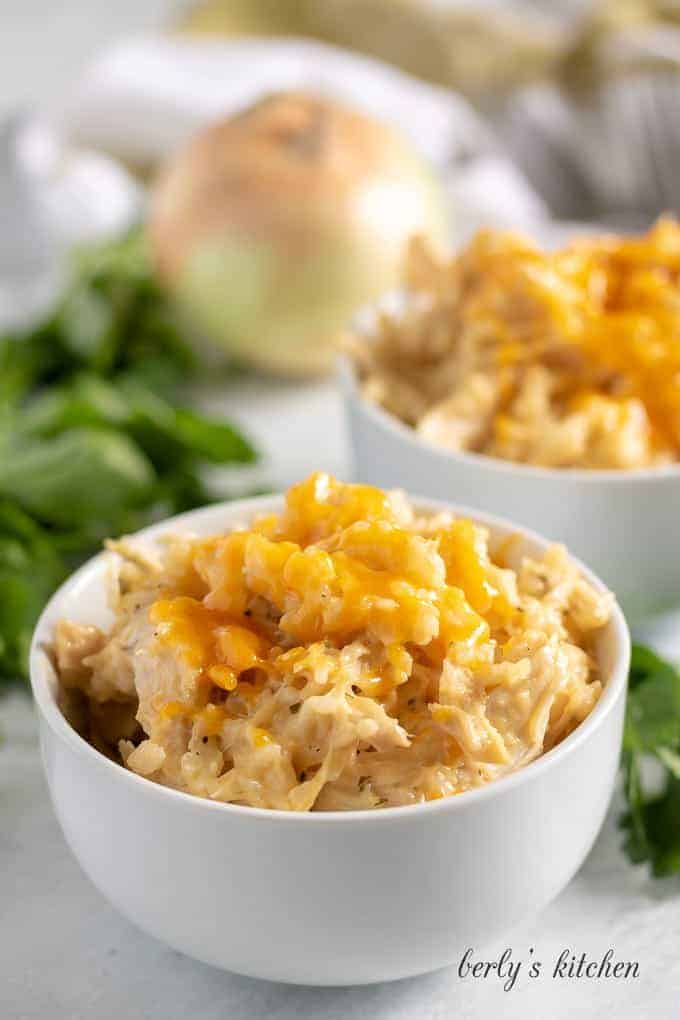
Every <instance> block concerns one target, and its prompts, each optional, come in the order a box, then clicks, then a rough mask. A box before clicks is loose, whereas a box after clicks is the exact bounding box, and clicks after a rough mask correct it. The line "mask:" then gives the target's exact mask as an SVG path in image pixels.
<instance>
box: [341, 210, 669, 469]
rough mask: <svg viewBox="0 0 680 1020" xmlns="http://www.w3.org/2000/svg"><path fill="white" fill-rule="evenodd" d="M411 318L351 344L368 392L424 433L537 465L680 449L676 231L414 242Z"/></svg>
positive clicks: (608, 464)
mask: <svg viewBox="0 0 680 1020" xmlns="http://www.w3.org/2000/svg"><path fill="white" fill-rule="evenodd" d="M405 287H406V291H407V294H408V296H409V299H408V306H407V309H406V311H405V312H404V314H402V315H399V316H388V315H384V316H382V318H381V320H380V322H379V325H378V329H377V335H376V336H375V338H374V339H373V340H372V342H369V343H366V341H365V339H364V338H363V337H354V338H350V351H351V353H352V355H353V357H354V359H355V362H356V364H357V367H358V371H359V375H360V379H361V385H362V389H363V393H364V395H365V396H366V398H367V399H369V400H371V401H373V402H375V403H377V404H380V405H381V406H383V407H384V408H385V409H386V410H388V411H390V412H391V413H392V414H394V415H396V416H397V417H398V418H400V419H402V420H403V421H404V422H406V423H407V424H409V425H411V426H413V428H414V429H415V430H416V431H417V432H418V433H419V434H420V435H421V436H422V437H423V438H424V439H426V440H427V441H428V442H431V443H433V444H435V445H437V446H440V447H443V448H445V449H449V450H452V451H459V450H470V451H474V452H478V453H483V454H488V455H490V456H493V457H501V458H505V459H507V460H512V461H521V462H523V463H526V464H535V465H542V466H545V467H563V468H568V467H583V468H617V469H631V468H640V467H650V466H654V465H659V464H664V463H668V462H672V461H677V460H678V458H679V457H680V226H679V225H678V224H677V223H676V222H675V221H674V220H671V219H663V220H660V221H659V222H658V223H657V224H656V226H655V227H654V228H653V229H652V230H650V231H649V233H648V234H646V235H645V236H643V237H640V238H623V239H622V238H616V237H600V238H594V239H589V240H578V241H575V242H574V243H572V244H571V245H569V246H568V247H567V248H564V249H562V250H560V251H557V252H543V251H540V250H539V249H538V248H536V247H535V246H534V245H532V244H531V243H530V242H529V241H527V240H526V239H524V238H522V237H520V236H517V235H514V234H509V233H502V232H496V231H493V230H485V231H482V232H480V233H479V234H478V235H477V236H476V237H475V238H474V239H473V240H472V241H471V243H470V244H469V245H468V247H467V248H466V249H465V250H464V251H462V253H461V254H459V255H458V256H456V257H454V258H451V259H440V258H438V257H437V256H435V255H434V254H433V253H432V252H430V251H429V250H428V249H427V248H426V247H425V246H424V245H423V244H422V243H421V242H414V243H413V244H412V245H411V248H410V251H409V256H408V260H407V272H406V278H405Z"/></svg>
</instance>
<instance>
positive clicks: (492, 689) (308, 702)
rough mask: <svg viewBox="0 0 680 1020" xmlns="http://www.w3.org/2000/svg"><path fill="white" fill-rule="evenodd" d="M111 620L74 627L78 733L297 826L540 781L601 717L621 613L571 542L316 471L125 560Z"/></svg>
mask: <svg viewBox="0 0 680 1020" xmlns="http://www.w3.org/2000/svg"><path fill="white" fill-rule="evenodd" d="M114 548H115V551H116V557H115V559H116V562H117V571H116V576H115V584H114V589H115V590H114V596H113V608H114V612H115V621H114V623H113V626H112V627H111V629H110V630H109V631H108V632H106V633H104V632H102V631H101V630H99V629H98V628H96V627H90V626H84V625H82V624H76V623H72V622H68V621H61V622H60V623H59V625H58V626H57V629H56V635H55V659H56V664H57V668H58V672H59V676H60V680H61V685H62V689H63V693H64V696H65V699H66V700H67V701H68V702H69V703H70V705H71V708H72V710H73V709H74V707H75V710H76V714H77V715H78V717H79V726H80V729H81V732H83V733H84V735H85V736H86V737H87V738H88V739H89V740H90V741H91V742H92V743H93V744H94V745H95V746H96V747H98V748H99V749H100V750H102V751H103V752H104V753H106V754H109V755H111V756H113V757H115V758H117V759H118V760H120V761H121V762H122V763H123V764H124V765H125V766H126V767H127V768H129V769H132V770H133V771H135V772H137V773H139V774H140V775H142V776H147V777H149V779H151V780H153V781H155V782H158V783H162V784H164V785H166V786H170V787H173V788H175V789H179V790H184V791H186V792H188V793H192V794H196V795H197V796H201V797H208V798H211V799H213V800H219V801H229V802H233V803H238V804H246V805H253V806H257V807H265V808H279V809H284V810H295V811H309V810H348V809H366V808H377V807H388V806H393V805H403V804H416V803H420V802H422V801H426V800H432V799H436V798H440V797H447V796H450V795H452V794H458V793H461V792H463V791H465V790H468V789H470V788H473V787H477V786H480V785H483V784H485V783H488V782H490V781H492V780H493V779H496V778H497V777H499V776H503V775H505V774H507V773H509V772H513V771H515V770H516V769H519V768H521V767H522V766H524V765H526V764H527V763H528V762H530V761H531V760H532V759H534V758H536V757H538V756H539V755H540V754H542V753H543V752H544V751H546V750H548V749H549V748H551V747H553V746H554V745H555V744H558V743H559V742H560V741H561V740H563V739H564V737H565V736H567V734H569V733H570V732H571V731H572V730H573V729H574V727H576V726H578V725H579V723H580V722H581V721H582V720H583V719H584V718H585V717H586V716H587V715H588V713H589V712H590V711H591V710H592V708H593V706H594V705H595V703H596V702H597V700H598V697H599V696H600V692H601V682H600V678H599V676H598V670H597V664H596V661H595V658H594V655H593V642H594V640H595V639H596V637H597V634H598V631H599V630H600V629H601V628H602V627H603V626H604V625H605V624H606V623H607V621H608V620H609V618H610V615H611V609H612V601H613V600H612V596H611V595H609V594H605V593H601V592H598V591H596V590H595V589H594V588H593V587H592V586H591V585H590V584H588V583H587V582H586V581H585V580H584V579H583V578H582V577H581V576H580V574H579V571H578V569H577V567H576V566H575V565H574V564H573V563H572V562H571V560H570V559H569V557H568V555H567V553H566V551H565V550H564V548H563V547H561V546H553V547H551V548H550V549H548V551H547V552H546V553H545V555H544V556H542V558H541V559H539V560H534V559H524V560H523V562H522V563H521V564H517V569H516V570H515V569H512V568H510V567H509V566H508V565H507V564H506V563H505V562H504V556H505V555H507V554H508V548H507V542H506V544H505V548H504V547H501V548H496V549H493V548H492V547H491V546H490V541H489V535H488V533H487V532H486V530H485V529H484V528H483V527H481V526H479V525H477V524H474V523H473V522H471V521H469V520H464V519H456V518H454V517H453V516H452V515H451V514H449V513H439V514H437V515H430V516H419V515H418V514H417V513H416V512H415V511H414V509H413V508H412V507H411V506H410V505H409V503H408V501H407V500H406V498H405V497H404V496H403V495H402V494H400V493H385V492H382V491H381V490H379V489H374V488H370V487H368V486H358V485H344V484H342V483H340V482H338V481H336V480H335V479H333V478H331V477H330V476H328V475H325V474H317V475H313V476H312V477H310V478H309V479H307V480H306V481H305V482H302V483H301V484H299V485H297V486H294V487H293V488H292V489H291V490H290V491H289V492H288V494H287V497H286V503H285V508H284V510H283V511H282V512H281V513H280V514H277V515H272V516H268V517H263V518H260V519H257V520H256V521H255V522H253V523H252V524H251V525H250V526H249V527H248V528H244V529H241V530H235V531H232V532H230V533H226V534H222V535H218V536H215V537H211V538H208V539H200V538H195V537H192V536H190V535H184V536H177V537H175V538H173V539H172V540H170V541H168V542H167V543H166V545H165V547H164V548H163V549H162V550H161V551H160V553H159V555H158V557H157V558H154V559H147V558H145V557H144V556H140V554H139V551H138V550H135V548H134V547H133V546H130V545H129V544H127V543H125V542H122V543H117V544H115V546H114Z"/></svg>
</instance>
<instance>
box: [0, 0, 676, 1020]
mask: <svg viewBox="0 0 680 1020" xmlns="http://www.w3.org/2000/svg"><path fill="white" fill-rule="evenodd" d="M177 6H178V5H177V3H175V2H173V0H143V2H141V3H140V2H139V0H116V3H114V4H111V3H106V2H104V0H97V2H95V0H59V3H50V4H47V3H45V2H44V0H2V3H0V113H4V112H6V111H8V110H9V109H13V108H16V106H17V105H24V104H26V103H29V104H31V103H43V102H45V101H48V99H49V97H50V96H53V95H56V94H57V93H58V92H59V90H62V89H64V88H66V87H68V85H69V83H70V82H71V81H73V79H74V77H75V76H76V75H77V73H78V71H79V70H80V69H81V68H82V67H83V66H84V64H85V62H86V60H88V59H89V58H90V57H91V56H92V55H93V54H94V53H95V52H96V50H97V49H98V48H99V47H101V46H102V45H104V44H108V43H110V42H111V41H113V39H114V38H115V37H116V36H121V35H123V34H125V33H127V32H130V31H137V30H139V29H143V28H147V27H150V26H152V25H153V24H156V23H158V21H159V20H160V18H161V17H162V16H163V15H164V14H165V13H166V12H167V11H169V10H172V9H173V8H176V7H177ZM217 402H218V401H217V398H213V400H212V401H211V403H212V404H213V407H214V406H215V404H216V403H217ZM219 403H220V404H221V400H220V401H219ZM226 409H227V410H228V411H229V413H230V414H232V415H233V416H234V417H235V418H237V419H238V420H239V421H240V422H241V423H243V424H244V426H246V427H247V428H248V429H249V430H250V432H251V434H252V436H253V438H254V439H255V440H256V441H258V442H259V443H260V445H261V447H262V448H263V450H264V452H265V454H266V457H265V463H264V468H263V470H264V473H265V475H266V477H267V479H268V481H269V482H270V483H271V484H272V485H273V486H276V487H281V486H283V485H285V484H287V483H289V482H291V481H293V480H295V479H296V478H299V477H301V476H302V475H304V474H305V473H306V472H307V471H310V470H313V469H314V468H321V467H323V468H326V469H327V470H331V471H334V472H336V473H338V474H340V475H345V476H346V475H347V473H348V471H349V464H348V460H347V453H346V446H345V442H344V436H343V432H342V422H341V415H340V408H339V402H338V399H337V395H336V394H335V392H334V391H333V389H332V388H331V387H329V386H325V385H318V386H314V387H311V388H308V389H304V390H301V389H300V388H299V387H297V386H294V385H286V384H272V383H264V382H255V381H240V382H239V383H238V384H235V385H234V386H233V388H232V391H231V392H230V393H229V394H228V397H227V400H226ZM0 731H2V732H3V734H4V739H3V742H2V743H1V744H0V1020H80V1018H88V1020H109V1018H110V1020H114V1018H115V1020H138V1018H139V1020H146V1018H148V1020H174V1018H178V1020H179V1018H181V1020H185V1018H189V1017H191V1018H192V1020H263V1018H265V1017H271V1018H273V1020H285V1018H289V1017H290V1018H296V1020H321V1018H327V1020H336V1018H337V1020H354V1018H356V1020H364V1018H365V1017H371V1020H453V1018H454V1017H455V1018H456V1020H487V1018H489V1017H491V1016H493V1017H502V1018H504V1020H514V1018H518V1020H519V1018H521V1020H533V1018H535V1017H541V1018H543V1017H546V1018H547V1017H551V1018H555V1020H560V1018H567V1017H569V1018H570V1020H571V1018H573V1020H579V1018H587V1020H590V1018H594V1017H599V1016H600V1015H606V1016H607V1017H608V1018H612V1020H656V1018H658V1020H672V1018H675V1017H677V1018H680V881H678V880H666V881H663V882H653V881H651V880H650V879H648V878H647V877H646V875H645V873H644V870H643V869H640V868H632V867H631V866H630V865H628V864H627V862H626V861H625V859H624V858H623V857H622V855H621V853H620V851H619V849H618V843H619V836H618V833H617V831H616V827H615V814H616V810H617V809H616V808H614V809H613V810H612V814H611V815H610V817H609V818H608V820H607V822H606V824H605V827H604V829H603V831H602V833H601V835H600V837H599V839H598V841H597V843H596V845H595V848H594V849H593V851H592V853H591V855H590V857H589V858H588V860H587V861H586V863H585V865H584V866H583V868H582V869H581V871H580V873H579V875H578V876H577V877H576V878H575V879H574V880H573V881H572V883H571V884H570V886H569V887H568V888H567V889H566V890H565V892H564V893H563V894H562V895H561V896H560V897H559V898H558V900H556V901H555V903H553V904H552V905H551V906H550V907H548V908H547V909H546V910H545V911H544V912H543V914H542V915H541V916H539V917H538V918H536V919H534V920H533V921H531V923H529V924H527V925H525V926H523V927H522V928H520V929H518V930H516V931H515V932H514V933H512V934H511V935H510V936H508V937H507V938H506V939H505V940H503V941H502V942H501V943H499V944H497V945H495V946H490V947H475V948H476V949H478V952H479V955H480V958H485V959H494V958H496V957H497V956H498V954H499V953H500V952H502V950H503V949H504V948H506V947H507V946H509V947H511V948H512V950H513V955H514V957H515V958H516V959H517V958H520V959H527V957H528V953H529V949H530V947H533V948H534V957H535V958H536V957H537V958H539V959H542V960H543V961H544V971H545V972H546V973H545V974H544V976H542V977H541V978H539V979H538V980H536V981H529V979H528V978H527V977H526V973H520V976H519V978H518V980H517V984H516V986H515V988H514V989H513V990H512V991H509V992H504V991H503V990H502V988H501V987H500V983H499V982H498V980H497V979H488V980H486V981H472V980H470V979H467V980H461V979H460V978H459V977H458V975H457V973H456V970H455V968H451V969H448V970H445V971H439V972H437V973H435V974H432V975H429V976H426V977H423V978H415V979H411V980H408V981H403V982H398V983H396V984H393V985H378V986H374V987H369V988H353V989H338V990H335V989H323V990H315V989H305V988H294V987H285V986H279V985H271V984H266V983H260V982H256V981H253V980H250V979H246V978H240V977H237V976H234V975H231V974H227V973H222V972H220V971H217V970H214V969H212V968H210V967H206V966H203V965H201V964H198V963H195V962H194V961H192V960H190V959H188V958H186V957H183V956H181V955H180V954H178V953H176V952H174V951H172V950H169V949H167V948H165V947H164V946H163V945H161V944H160V943H158V942H156V941H155V940H153V939H151V938H149V937H147V936H146V935H144V934H142V933H140V932H138V931H137V930H136V929H134V928H133V927H132V926H131V925H130V924H129V923H128V922H127V921H125V920H124V919H123V918H121V917H120V916H119V915H118V914H117V913H116V912H115V911H114V910H113V909H112V908H111V907H109V905H108V904H107V903H106V902H105V901H104V899H103V898H102V897H101V896H100V894H99V893H98V892H97V891H96V890H95V889H94V888H93V887H92V886H91V884H90V883H89V881H88V880H87V879H86V878H85V877H84V876H83V874H82V873H81V872H80V870H79V867H78V865H77V864H76V862H75V860H74V858H73V857H72V855H71V853H70V851H69V850H68V848H67V846H66V844H65V842H64V840H63V837H62V835H61V832H60V830H59V827H58V825H57V822H56V820H55V818H54V815H53V813H52V810H51V807H50V804H49V800H48V795H47V790H46V786H45V782H44V779H43V775H42V768H41V764H40V758H39V752H38V747H37V739H36V727H35V720H34V717H33V710H32V707H31V704H30V702H29V700H28V699H27V698H26V697H25V696H23V695H21V694H17V695H13V696H12V697H11V698H8V699H5V700H3V701H0ZM566 794H567V795H574V796H576V795H577V794H576V793H575V792H573V793H571V794H570V793H569V791H566ZM131 837H132V838H134V834H131ZM565 948H569V949H572V950H574V951H576V952H578V953H579V954H580V953H581V952H586V953H587V954H588V955H589V956H593V957H600V956H601V955H602V954H603V953H604V952H606V950H607V949H609V948H612V949H613V950H614V952H615V955H616V958H617V959H623V960H637V961H638V962H639V967H640V977H639V978H638V979H637V980H629V981H614V980H610V981H605V980H600V981H596V980H586V979H582V980H574V981H567V980H562V981H559V980H552V979H551V978H550V976H549V971H550V966H549V964H550V963H551V962H552V961H554V959H555V958H556V957H557V955H558V953H559V952H560V951H561V950H562V949H565ZM271 951H272V952H275V951H276V947H275V946H272V947H271Z"/></svg>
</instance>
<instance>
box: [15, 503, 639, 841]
mask: <svg viewBox="0 0 680 1020" xmlns="http://www.w3.org/2000/svg"><path fill="white" fill-rule="evenodd" d="M408 496H409V499H410V500H411V502H412V503H413V504H414V505H415V506H416V507H417V508H418V509H422V510H424V511H425V512H428V511H432V512H437V511H441V510H449V511H452V512H453V513H455V514H456V515H458V516H465V517H469V518H471V519H472V520H473V521H475V522H477V523H480V524H482V525H484V526H486V527H489V528H490V529H491V530H492V531H500V532H501V534H503V533H506V534H519V535H521V536H522V538H523V539H526V540H528V541H529V543H530V544H534V545H536V546H538V547H539V548H540V549H545V548H547V547H548V546H549V545H551V544H553V543H551V542H550V541H549V540H547V539H545V538H543V537H542V536H541V535H539V534H537V533H536V532H534V531H532V530H531V529H529V528H524V527H519V526H517V525H515V524H514V523H512V522H511V521H507V520H505V519H504V518H501V517H497V516H495V515H492V514H487V513H481V512H479V511H476V510H474V509H472V508H469V507H466V506H463V505H460V504H453V503H449V502H447V501H443V500H435V499H429V498H427V497H419V496H413V495H411V494H408ZM282 500H283V495H282V494H277V495H273V496H260V497H256V498H254V499H245V500H234V501H227V502H221V503H214V504H210V505H208V506H204V507H199V508H197V509H195V510H190V511H187V512H186V513H183V514H178V515H176V516H174V517H169V518H166V519H165V520H163V521H160V522H158V523H156V524H153V525H151V526H149V527H146V528H143V529H142V530H140V531H138V532H135V533H134V534H133V535H131V536H128V537H129V538H130V539H131V540H133V541H136V540H141V541H142V542H144V543H146V542H147V541H149V540H151V541H154V540H155V539H156V538H158V537H159V536H161V535H163V534H169V533H173V532H175V533H176V532H177V531H181V530H183V529H186V530H191V525H192V522H194V523H195V522H197V521H200V520H201V518H212V517H213V516H216V515H217V516H219V515H221V514H224V515H225V518H226V519H225V530H227V529H228V527H229V526H235V525H237V524H239V523H247V521H248V520H249V519H252V517H253V516H255V515H256V514H258V513H265V512H271V511H272V510H275V509H276V508H280V506H281V503H282ZM242 519H243V520H242ZM206 533H208V534H209V532H206ZM111 557H112V554H111V553H110V552H107V551H104V552H100V553H98V554H97V555H96V556H94V557H92V558H91V559H89V560H88V561H87V562H86V563H84V564H83V565H82V566H81V567H79V568H78V570H76V571H75V572H74V573H73V574H71V575H70V577H68V578H67V579H66V580H65V581H64V582H63V583H62V584H61V585H60V586H59V588H58V589H57V590H56V591H55V592H54V593H53V595H52V596H51V598H50V599H49V601H48V603H47V605H46V606H45V608H44V609H43V611H42V613H41V615H40V617H39V619H38V622H37V623H36V626H35V629H34V632H33V636H32V640H31V648H30V682H31V689H32V692H33V698H34V700H35V703H36V706H37V708H38V713H39V715H40V716H41V718H42V721H43V722H44V723H45V724H46V725H47V726H48V727H49V729H50V730H51V731H52V733H53V735H54V736H55V737H56V739H57V740H58V741H60V742H61V743H65V744H66V745H67V746H68V748H69V749H70V750H71V751H74V752H75V753H76V754H77V755H78V756H79V757H80V758H81V759H82V760H83V763H84V764H87V763H90V764H91V765H93V766H94V767H95V768H100V769H104V770H108V771H109V774H110V775H111V777H112V779H113V781H120V782H122V783H128V784H132V789H133V790H134V789H135V788H136V789H137V790H138V791H139V793H140V795H141V796H145V795H146V796H149V797H158V798H161V800H162V799H169V802H172V801H173V800H174V801H176V802H177V803H178V804H179V805H180V806H181V805H182V804H183V805H184V806H185V807H186V808H187V809H188V810H197V811H221V812H227V814H231V815H234V816H236V815H240V816H241V817H245V818H252V819H253V820H255V821H257V820H260V821H263V820H267V819H272V820H277V821H280V822H282V823H285V824H290V823H293V822H296V821H299V822H300V823H301V824H312V825H320V824H325V823H328V824H351V823H356V822H358V821H361V823H362V824H363V825H367V824H370V823H377V824H387V823H388V822H390V821H392V822H397V821H399V820H401V819H403V818H405V817H406V818H413V820H414V822H415V821H416V820H417V819H419V818H422V816H423V815H437V814H440V813H442V812H449V811H459V810H465V808H466V807H470V808H471V807H473V805H474V804H475V803H477V802H479V801H484V800H489V799H493V798H495V797H499V796H502V795H503V793H504V792H506V791H510V790H511V789H513V788H514V787H516V786H520V785H522V784H524V783H527V782H530V781H531V779H532V777H537V776H538V775H540V774H541V773H543V772H546V771H548V770H549V769H551V768H553V767H554V766H555V765H557V764H559V762H560V760H561V759H563V758H564V757H566V756H567V755H569V754H571V753H575V752H577V751H578V749H579V747H580V746H581V744H583V743H584V742H585V741H586V740H588V738H589V737H590V736H591V735H592V734H593V733H594V732H595V730H597V729H598V728H599V727H600V726H601V725H602V724H603V723H604V721H605V720H606V718H607V717H608V716H609V715H610V714H611V712H612V711H613V710H614V708H615V706H616V705H617V703H618V701H619V699H620V698H621V697H625V693H626V687H627V678H628V669H629V664H630V653H631V638H630V632H629V630H628V625H627V623H626V620H625V617H624V615H623V612H622V610H621V608H620V606H619V604H618V602H615V603H614V609H613V612H612V617H611V619H610V621H609V623H608V624H607V627H608V628H611V630H612V631H613V637H614V662H613V665H612V668H611V672H610V675H609V676H608V678H607V681H606V683H605V684H604V688H603V691H602V694H601V695H600V698H599V699H598V702H597V704H596V705H595V707H594V709H593V710H592V711H591V713H590V714H589V715H588V716H587V717H586V718H585V719H584V720H583V722H582V723H580V724H579V725H578V726H577V727H576V729H574V730H573V731H572V733H570V734H569V736H567V737H565V738H564V740H562V741H561V742H560V743H559V744H557V745H556V746H555V747H553V748H551V749H550V750H549V751H546V752H545V753H544V754H542V755H540V756H539V757H538V758H535V759H534V760H533V761H531V762H529V764H528V765H525V766H523V767H522V768H520V769H518V770H517V771H515V772H511V773H509V774H508V775H506V776H502V777H501V778H499V779H495V780H493V781H492V782H489V783H486V784H485V785H483V786H480V787H476V788H474V789H472V790H466V791H464V792H463V793H460V794H456V795H454V796H451V797H442V798H440V799H438V800H433V801H426V802H424V803H418V804H406V805H401V806H399V807H392V808H383V809H378V808H374V809H365V810H356V809H354V810H350V811H316V812H315V811H305V812H298V811H286V810H283V809H280V808H260V807H250V806H248V805H245V804H231V803H228V802H223V801H215V800H209V799H207V798H205V797H199V796H197V795H196V794H192V793H187V792H185V791H183V790H176V789H174V788H172V787H168V786H162V785H161V784H159V783H155V782H153V780H151V779H148V778H147V777H145V776H140V775H137V773H135V772H132V771H131V770H130V769H126V768H125V767H124V766H123V765H121V764H119V763H118V762H116V761H113V760H112V759H110V758H107V757H106V755H104V754H102V752H101V751H98V750H97V749H96V748H95V747H93V746H92V745H91V744H90V743H88V742H87V741H86V740H85V738H84V737H82V736H81V735H80V734H79V733H78V732H77V731H76V730H75V729H74V728H73V727H72V726H71V724H70V723H69V722H68V720H67V719H66V717H65V716H64V714H63V713H62V711H61V709H60V707H59V705H58V703H57V700H56V696H55V694H56V685H54V684H53V682H52V681H51V678H50V675H49V674H50V667H51V664H50V660H49V657H48V654H47V651H46V645H47V642H48V639H49V638H50V637H51V630H52V626H53V624H52V617H53V616H54V614H55V611H56V609H57V607H58V605H59V603H60V602H61V601H62V600H63V599H64V598H65V597H66V596H68V595H69V594H71V593H72V592H73V591H74V590H75V589H77V587H79V586H80V585H81V584H82V583H83V582H85V581H86V579H88V578H89V575H91V574H94V575H97V574H100V575H103V573H104V572H105V571H106V570H107V568H108V566H109V565H110V563H111ZM571 558H572V561H573V562H574V563H576V564H577V566H578V567H579V570H580V571H581V572H582V574H583V576H584V577H585V578H586V579H587V580H588V581H589V582H590V583H591V584H593V586H594V587H595V588H597V589H598V590H599V591H606V590H608V589H607V588H606V585H605V584H604V583H603V582H602V581H601V580H600V579H599V578H598V577H597V576H596V575H595V574H594V573H593V572H592V571H591V570H590V569H589V568H588V567H586V566H585V564H583V563H582V562H581V561H580V560H578V559H577V558H576V557H571ZM144 791H146V794H145V793H144Z"/></svg>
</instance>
